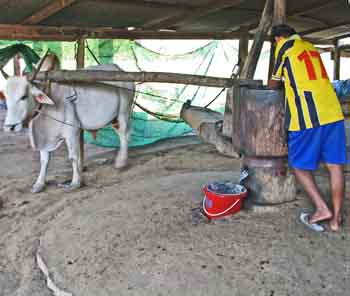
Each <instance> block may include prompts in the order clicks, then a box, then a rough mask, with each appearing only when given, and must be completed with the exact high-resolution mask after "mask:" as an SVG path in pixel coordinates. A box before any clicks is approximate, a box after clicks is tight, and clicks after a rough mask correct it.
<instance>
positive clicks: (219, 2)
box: [143, 0, 245, 29]
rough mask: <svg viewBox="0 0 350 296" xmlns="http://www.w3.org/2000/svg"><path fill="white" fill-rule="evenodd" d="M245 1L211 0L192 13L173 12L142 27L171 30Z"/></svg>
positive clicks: (187, 11)
mask: <svg viewBox="0 0 350 296" xmlns="http://www.w3.org/2000/svg"><path fill="white" fill-rule="evenodd" d="M244 1H245V0H213V1H211V2H210V3H209V5H206V6H205V7H199V8H197V9H194V10H193V11H189V10H186V11H182V12H175V13H173V14H171V15H167V16H164V17H161V18H158V19H155V20H152V21H150V22H148V23H145V24H144V25H143V28H144V29H156V28H163V29H167V28H171V27H174V26H179V25H182V24H184V23H186V22H189V21H192V22H193V21H195V20H196V19H198V18H200V17H203V16H206V15H209V14H211V13H214V12H217V11H219V10H222V9H225V8H229V7H234V6H237V5H238V4H240V3H242V2H244Z"/></svg>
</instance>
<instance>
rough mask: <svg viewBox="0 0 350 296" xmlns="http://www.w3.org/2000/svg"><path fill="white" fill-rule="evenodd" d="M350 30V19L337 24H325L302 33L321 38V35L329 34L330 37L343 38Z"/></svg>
mask: <svg viewBox="0 0 350 296" xmlns="http://www.w3.org/2000/svg"><path fill="white" fill-rule="evenodd" d="M349 30H350V21H347V22H342V23H338V24H335V25H333V26H324V27H319V28H316V29H311V30H307V31H303V32H301V33H300V35H303V36H310V37H314V38H315V37H316V38H319V37H321V36H325V35H326V36H327V38H328V39H335V38H338V39H339V38H341V37H342V36H346V35H348V34H349Z"/></svg>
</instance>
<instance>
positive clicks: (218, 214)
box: [202, 196, 239, 217]
mask: <svg viewBox="0 0 350 296" xmlns="http://www.w3.org/2000/svg"><path fill="white" fill-rule="evenodd" d="M206 198H207V197H206V196H204V198H203V204H202V207H203V211H204V213H205V214H206V215H207V216H209V217H210V216H213V217H216V216H220V215H223V214H226V213H227V212H228V211H229V210H231V209H232V208H233V207H234V206H235V205H236V204H237V203H238V202H239V199H237V200H236V201H235V202H234V203H233V204H232V205H231V206H230V207H229V208H228V209H226V210H224V211H222V212H221V213H217V214H210V213H208V211H207V210H206V209H205V201H206Z"/></svg>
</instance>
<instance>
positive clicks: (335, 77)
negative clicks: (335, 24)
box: [333, 39, 341, 80]
mask: <svg viewBox="0 0 350 296" xmlns="http://www.w3.org/2000/svg"><path fill="white" fill-rule="evenodd" d="M340 56H341V54H340V49H339V42H338V40H337V39H336V40H334V54H333V63H334V68H333V80H339V79H340Z"/></svg>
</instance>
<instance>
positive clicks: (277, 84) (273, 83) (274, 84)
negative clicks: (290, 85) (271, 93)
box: [267, 79, 283, 89]
mask: <svg viewBox="0 0 350 296" xmlns="http://www.w3.org/2000/svg"><path fill="white" fill-rule="evenodd" d="M267 85H268V87H269V88H271V89H281V88H283V83H282V81H281V80H275V79H270V80H269V82H268V84H267Z"/></svg>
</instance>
